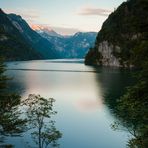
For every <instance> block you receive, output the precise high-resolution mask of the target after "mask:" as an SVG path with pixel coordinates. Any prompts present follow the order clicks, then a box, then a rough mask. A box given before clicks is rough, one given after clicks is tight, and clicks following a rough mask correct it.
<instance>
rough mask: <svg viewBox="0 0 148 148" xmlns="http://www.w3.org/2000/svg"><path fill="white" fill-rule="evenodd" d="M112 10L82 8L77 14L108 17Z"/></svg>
mask: <svg viewBox="0 0 148 148" xmlns="http://www.w3.org/2000/svg"><path fill="white" fill-rule="evenodd" d="M111 12H112V10H108V9H103V8H96V7H92V6H90V7H83V8H81V9H80V10H79V11H78V12H77V14H78V15H86V16H88V15H97V16H105V17H106V16H108V15H109V14H110V13H111Z"/></svg>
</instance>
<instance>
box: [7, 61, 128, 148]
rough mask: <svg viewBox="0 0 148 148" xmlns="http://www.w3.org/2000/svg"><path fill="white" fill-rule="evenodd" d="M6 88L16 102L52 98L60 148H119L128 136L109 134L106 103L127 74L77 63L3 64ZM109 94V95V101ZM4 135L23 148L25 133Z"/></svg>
mask: <svg viewBox="0 0 148 148" xmlns="http://www.w3.org/2000/svg"><path fill="white" fill-rule="evenodd" d="M7 68H8V70H7V72H6V73H7V74H8V75H9V76H10V77H12V78H13V80H12V81H11V83H10V86H11V90H13V91H17V92H19V93H20V94H21V96H22V98H27V96H28V95H29V94H40V95H41V96H43V97H47V98H49V97H52V98H54V99H55V100H56V102H55V104H54V109H55V110H56V111H57V112H58V113H57V114H56V115H55V121H56V128H57V129H58V130H60V132H61V133H62V138H61V139H60V140H59V144H60V148H125V147H126V144H127V141H128V139H129V133H127V132H125V131H113V130H112V129H111V124H112V123H113V122H114V121H116V117H115V116H114V114H113V113H112V110H113V108H112V102H114V100H115V98H116V97H117V96H120V94H121V93H122V91H123V90H124V89H125V87H126V86H127V85H129V84H130V81H129V80H130V76H129V72H127V71H123V70H120V69H115V68H94V67H91V66H85V65H84V64H83V60H41V61H26V62H25V61H24V62H9V63H7ZM114 96H115V97H114ZM23 135H24V136H23V137H17V138H15V137H8V139H7V141H8V142H9V143H11V144H14V145H15V147H16V148H20V147H21V148H25V147H27V145H26V141H27V140H28V141H29V142H30V141H31V139H29V138H28V136H27V135H28V133H24V134H23Z"/></svg>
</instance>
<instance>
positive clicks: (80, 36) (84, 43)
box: [36, 28, 97, 58]
mask: <svg viewBox="0 0 148 148" xmlns="http://www.w3.org/2000/svg"><path fill="white" fill-rule="evenodd" d="M36 31H37V32H38V33H39V34H40V35H41V36H42V37H44V38H46V39H47V40H48V41H50V42H52V43H53V44H54V45H55V48H56V50H57V52H59V53H60V55H61V57H62V58H84V56H85V54H86V53H87V52H88V49H89V48H90V47H92V46H94V42H95V39H96V36H97V33H96V32H78V33H76V34H74V35H71V36H62V35H60V34H58V33H56V32H55V31H53V30H50V31H49V30H47V29H45V28H44V29H43V28H41V29H37V30H36Z"/></svg>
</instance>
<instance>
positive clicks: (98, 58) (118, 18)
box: [85, 0, 148, 67]
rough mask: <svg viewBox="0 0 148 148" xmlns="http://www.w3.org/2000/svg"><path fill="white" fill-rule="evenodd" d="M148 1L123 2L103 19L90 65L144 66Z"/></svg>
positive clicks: (89, 56) (147, 48)
mask: <svg viewBox="0 0 148 148" xmlns="http://www.w3.org/2000/svg"><path fill="white" fill-rule="evenodd" d="M147 10H148V1H147V0H128V1H127V2H123V3H122V4H121V5H120V6H119V7H118V8H117V9H116V10H115V11H114V12H113V13H111V14H110V15H109V17H108V19H107V20H106V21H105V22H104V23H103V26H102V29H101V30H100V32H99V33H98V35H97V38H96V42H95V46H94V47H93V48H91V49H90V50H89V52H88V53H87V55H86V57H85V64H87V65H105V66H117V67H133V66H136V67H140V65H141V62H142V61H143V60H144V59H145V58H146V57H147V56H148V11H147Z"/></svg>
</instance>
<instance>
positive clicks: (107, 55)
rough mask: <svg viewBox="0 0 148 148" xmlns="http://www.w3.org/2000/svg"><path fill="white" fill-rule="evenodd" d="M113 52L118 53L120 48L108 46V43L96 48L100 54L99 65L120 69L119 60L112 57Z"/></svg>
mask: <svg viewBox="0 0 148 148" xmlns="http://www.w3.org/2000/svg"><path fill="white" fill-rule="evenodd" d="M114 50H116V51H118V52H120V47H118V46H115V47H114V46H113V45H112V44H109V43H108V41H103V42H101V43H100V44H99V46H98V52H99V53H100V54H101V59H100V64H102V65H104V66H116V67H120V66H121V65H120V62H119V59H118V58H116V57H115V56H114V55H113V51H114ZM98 64H99V63H98Z"/></svg>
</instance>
